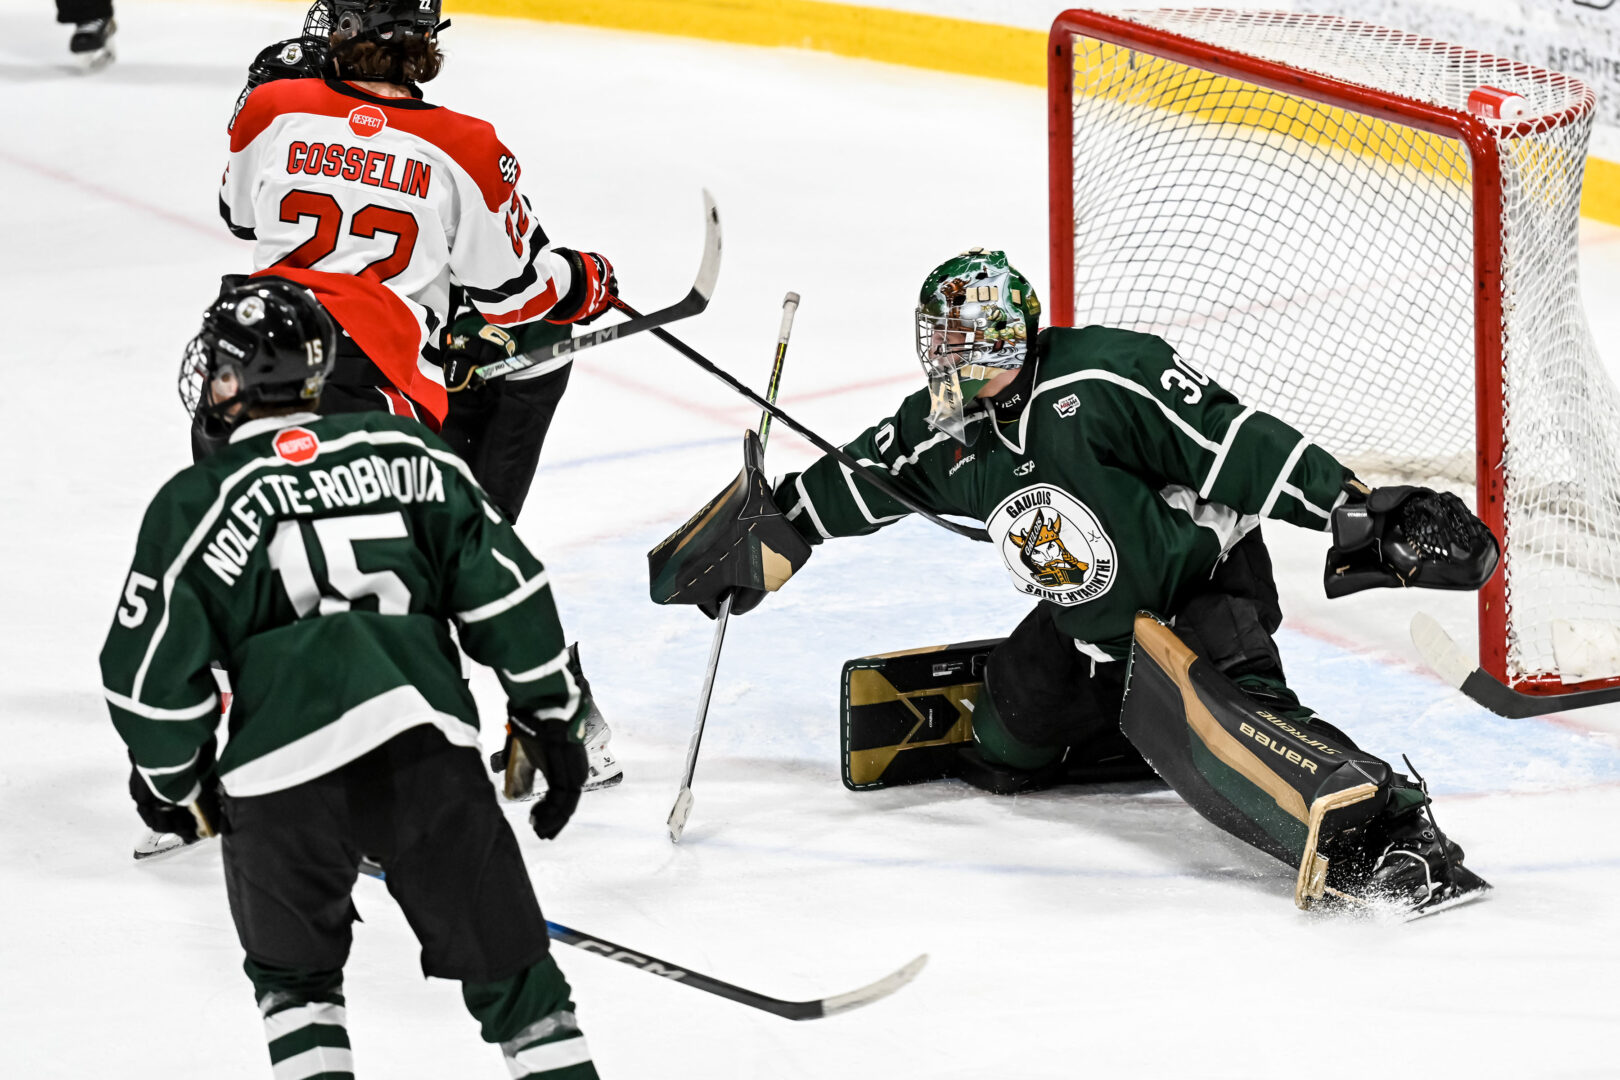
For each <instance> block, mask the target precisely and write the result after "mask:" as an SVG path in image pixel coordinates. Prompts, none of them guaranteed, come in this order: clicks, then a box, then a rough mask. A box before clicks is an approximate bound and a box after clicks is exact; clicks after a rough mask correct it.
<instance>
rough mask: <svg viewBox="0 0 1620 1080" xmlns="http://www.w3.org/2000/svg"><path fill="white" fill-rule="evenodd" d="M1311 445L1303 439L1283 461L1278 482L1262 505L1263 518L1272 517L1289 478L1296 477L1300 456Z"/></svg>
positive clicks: (1261, 513)
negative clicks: (1296, 466) (1273, 509)
mask: <svg viewBox="0 0 1620 1080" xmlns="http://www.w3.org/2000/svg"><path fill="white" fill-rule="evenodd" d="M1309 445H1311V440H1309V439H1307V438H1304V437H1301V438H1300V440H1299V442H1297V443H1295V444H1294V448H1293V449H1292V450H1290V451H1289V452H1288V457H1287V458H1286V459H1285V460H1284V461H1283V466H1282V471H1281V472H1279V473H1278V474H1277V482H1276V483H1274V484H1272V485H1271V492H1270V494H1268V495H1267V496H1266V501H1265V502H1264V503H1262V504H1261V505H1260V516H1261V517H1263V518H1264V517H1270V516H1271V510H1272V508H1273V507H1274V506H1276V505H1277V497H1278V496H1279V495H1281V494H1282V493H1283V489H1284V488H1286V487H1287V486H1288V478H1289V477H1290V476H1292V475H1294V466H1295V465H1298V464H1299V459H1300V455H1302V454H1304V453H1305V448H1306V447H1307V446H1309ZM1323 516H1324V517H1325V516H1326V515H1325V514H1324V515H1323Z"/></svg>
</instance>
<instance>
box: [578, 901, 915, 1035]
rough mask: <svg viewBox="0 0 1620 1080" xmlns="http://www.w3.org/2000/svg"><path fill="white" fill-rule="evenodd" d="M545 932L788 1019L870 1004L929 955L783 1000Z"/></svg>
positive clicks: (582, 937) (597, 942)
mask: <svg viewBox="0 0 1620 1080" xmlns="http://www.w3.org/2000/svg"><path fill="white" fill-rule="evenodd" d="M546 932H547V933H548V934H550V935H551V938H552V940H553V941H560V942H562V943H563V944H565V945H573V946H574V947H576V948H579V949H584V950H585V951H586V952H593V953H596V954H598V955H600V956H605V957H606V958H607V959H609V960H617V961H619V962H620V963H622V964H629V965H630V966H631V967H633V968H639V969H640V970H642V971H645V972H647V973H649V974H652V975H659V976H662V977H663V978H666V979H669V980H670V981H671V982H678V983H681V984H682V985H685V986H690V987H692V988H693V989H695V990H702V991H703V992H704V993H708V994H714V995H716V996H717V997H723V998H729V999H730V1000H732V1001H735V1002H737V1003H738V1004H739V1005H747V1006H748V1007H749V1008H751V1009H759V1010H761V1011H763V1012H768V1013H772V1014H774V1015H776V1016H782V1017H786V1018H787V1019H789V1020H819V1019H821V1018H822V1017H823V1016H835V1015H837V1014H838V1013H842V1012H849V1011H850V1010H851V1009H858V1008H860V1007H861V1006H862V1005H870V1004H871V1003H872V1002H874V1001H877V1000H878V999H879V998H886V997H888V996H889V995H890V994H892V993H894V992H895V991H896V990H898V989H900V988H901V987H902V986H904V985H906V983H908V982H910V981H911V980H912V979H915V978H916V977H917V973H918V972H919V971H921V970H922V969H923V965H924V964H926V963H928V954H927V953H923V954H922V955H921V956H919V957H917V958H916V959H915V960H913V961H911V963H909V964H907V965H906V966H905V967H902V968H901V969H900V970H898V971H896V972H893V973H892V974H889V975H885V976H884V977H883V978H881V979H879V980H878V981H877V982H875V983H871V984H870V985H867V986H863V987H861V988H860V989H859V990H851V991H850V992H849V993H847V994H834V995H832V996H831V997H824V998H813V999H811V1000H810V1001H783V1000H782V999H781V998H773V997H768V996H766V995H765V994H761V993H758V992H756V991H753V990H745V989H743V988H742V987H740V986H733V985H732V984H731V983H728V982H722V981H720V980H719V979H716V978H714V977H713V976H712V975H705V974H703V973H702V972H699V971H690V970H688V969H686V968H679V967H676V966H675V965H673V964H670V963H669V962H667V961H664V960H660V959H658V958H657V957H656V956H648V955H646V954H645V953H638V952H635V951H633V950H631V949H626V948H624V947H623V946H621V945H615V944H613V942H611V941H603V940H602V939H601V938H593V937H591V936H590V935H589V934H582V933H580V932H579V931H578V930H572V929H570V928H568V927H566V926H563V925H562V924H561V923H554V922H551V921H550V920H547V922H546Z"/></svg>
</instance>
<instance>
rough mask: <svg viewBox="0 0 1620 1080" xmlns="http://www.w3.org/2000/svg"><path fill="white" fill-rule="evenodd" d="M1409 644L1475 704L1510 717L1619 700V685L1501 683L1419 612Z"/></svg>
mask: <svg viewBox="0 0 1620 1080" xmlns="http://www.w3.org/2000/svg"><path fill="white" fill-rule="evenodd" d="M1412 644H1414V645H1416V646H1417V650H1418V652H1419V653H1420V654H1421V655H1422V656H1423V660H1424V662H1425V663H1427V664H1428V665H1429V666H1430V667H1432V668H1433V669H1434V670H1435V672H1436V673H1437V674H1438V675H1439V676H1440V677H1441V678H1442V679H1444V680H1445V681H1446V682H1448V683H1450V684H1451V685H1452V686H1455V687H1456V688H1457V689H1458V690H1461V691H1462V692H1463V693H1464V694H1467V695H1468V696H1469V697H1470V698H1472V699H1473V700H1474V701H1475V702H1476V703H1478V704H1480V705H1483V706H1485V708H1487V709H1489V710H1491V712H1493V713H1496V714H1497V715H1498V716H1506V717H1508V718H1510V719H1513V720H1523V719H1526V718H1528V717H1531V716H1546V715H1547V714H1548V713H1555V712H1562V711H1563V710H1565V709H1584V708H1587V707H1588V706H1591V705H1608V704H1611V703H1613V702H1616V701H1620V687H1615V688H1612V689H1607V690H1573V691H1570V692H1569V693H1567V694H1523V693H1520V692H1519V691H1517V690H1515V689H1513V688H1512V687H1511V686H1507V685H1504V684H1503V683H1502V682H1501V681H1500V680H1498V679H1497V678H1495V677H1494V676H1492V675H1490V674H1488V673H1487V672H1486V671H1485V669H1484V668H1480V667H1475V666H1473V665H1471V664H1470V663H1469V662H1468V660H1467V658H1465V657H1464V656H1463V654H1462V650H1461V649H1459V648H1457V643H1456V642H1455V641H1453V640H1451V635H1450V634H1448V633H1446V632H1445V630H1444V629H1443V628H1442V627H1441V626H1440V624H1439V623H1438V622H1436V621H1435V620H1434V618H1433V617H1432V616H1429V615H1425V614H1424V613H1423V612H1421V611H1420V612H1418V613H1417V614H1416V615H1414V616H1412Z"/></svg>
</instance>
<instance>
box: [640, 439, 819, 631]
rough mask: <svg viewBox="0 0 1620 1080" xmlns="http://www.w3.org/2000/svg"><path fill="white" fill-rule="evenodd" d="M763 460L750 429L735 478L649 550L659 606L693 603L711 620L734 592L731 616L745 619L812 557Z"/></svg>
mask: <svg viewBox="0 0 1620 1080" xmlns="http://www.w3.org/2000/svg"><path fill="white" fill-rule="evenodd" d="M763 460H764V450H763V449H762V448H761V446H760V443H759V436H758V435H757V434H755V433H754V432H752V431H750V432H748V434H747V435H745V436H744V437H743V470H742V472H740V473H738V474H737V478H736V479H735V480H733V481H732V482H731V483H730V484H729V485H727V487H726V489H725V490H724V491H722V492H720V494H718V495H716V496H715V497H714V498H712V499H710V500H709V501H708V502H707V503H706V504H705V505H704V507H703V509H701V510H699V511H698V512H697V513H696V514H694V515H693V516H692V517H691V519H690V520H688V521H687V522H686V524H684V525H682V526H681V527H680V528H679V529H676V530H675V531H674V532H673V533H671V534H670V535H669V536H667V537H665V538H664V540H663V541H662V542H661V543H660V544H659V545H658V546H657V547H655V548H653V549H652V550H651V551H650V552H648V553H647V566H648V572H649V577H650V580H651V584H650V586H649V590H648V591H649V592H650V594H651V596H652V599H653V602H654V603H655V604H695V605H696V606H697V607H698V608H699V609H700V610H701V611H702V612H703V613H704V614H705V615H707V616H709V618H711V619H712V618H714V617H715V616H716V615H717V614H719V611H720V603H721V601H723V600H724V599H725V597H726V594H727V593H728V592H730V593H733V594H734V595H733V599H732V604H731V613H732V614H733V615H742V614H744V613H745V612H749V611H752V610H753V609H754V608H756V607H758V606H759V604H760V601H762V600H764V599H765V594H766V593H768V592H775V591H776V590H777V589H780V588H781V587H782V586H783V584H785V583H786V582H787V580H788V578H790V577H792V576H793V574H794V573H795V572H796V571H797V570H798V569H799V568H800V567H801V566H803V565H804V564H805V562H806V561H807V560H809V558H810V545H809V543H808V542H806V541H805V539H804V538H803V537H802V536H800V535H799V533H798V531H797V530H796V529H794V527H793V526H792V525H791V524H790V523H789V522H788V520H787V519H786V518H785V517H783V516H782V511H781V510H780V509H779V508H778V507H777V505H776V502H775V500H773V499H772V498H771V486H770V483H769V482H768V481H767V480H766V479H765V474H764V472H763V471H762V469H761V463H762V462H763Z"/></svg>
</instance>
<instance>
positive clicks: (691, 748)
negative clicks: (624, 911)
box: [668, 292, 799, 843]
mask: <svg viewBox="0 0 1620 1080" xmlns="http://www.w3.org/2000/svg"><path fill="white" fill-rule="evenodd" d="M798 309H799V294H798V293H795V292H790V293H788V294H787V296H785V297H784V298H783V299H782V328H781V330H780V331H779V332H778V333H777V335H776V355H775V357H774V358H773V359H772V360H771V381H770V385H769V387H767V389H766V400H767V401H768V402H770V403H771V404H775V402H776V392H777V390H778V389H779V388H780V387H781V385H782V366H783V364H784V362H785V361H786V360H787V347H788V337H789V336H790V335H791V334H792V333H793V314H794V312H796V311H797V310H798ZM770 422H771V414H770V411H769V410H768V409H767V410H766V411H765V412H763V413H761V414H760V419H759V450H760V453H761V454H762V455H763V454H764V452H765V439H766V438H767V437H768V436H769V435H770ZM735 599H736V593H732V592H728V593H726V596H725V599H724V600H722V601H720V611H719V613H718V614H717V615H716V616H715V619H714V637H713V639H711V641H710V642H709V666H708V669H707V670H706V671H705V672H704V675H703V691H702V693H700V694H699V695H698V708H697V720H696V721H694V723H693V724H692V739H691V741H690V742H689V743H687V745H686V774H685V778H684V779H683V780H682V782H681V790H680V791H679V792H677V793H676V795H675V805H674V806H673V807H671V808H670V811H669V822H668V824H669V838H670V839H671V840H672V841H674V842H675V843H680V840H681V835H682V834H683V833H684V832H685V831H686V819H687V818H688V817H689V816H690V815H691V813H692V803H693V801H694V796H693V794H692V778H693V777H694V776H695V775H697V759H698V748H699V747H700V746H702V744H703V729H704V727H705V726H706V725H707V724H708V720H709V702H710V700H711V699H712V698H713V696H714V676H715V673H716V672H717V671H719V669H720V650H721V648H722V647H723V646H724V645H725V641H726V625H727V624H728V623H729V622H730V621H731V605H732V602H733V601H734V600H735Z"/></svg>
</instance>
